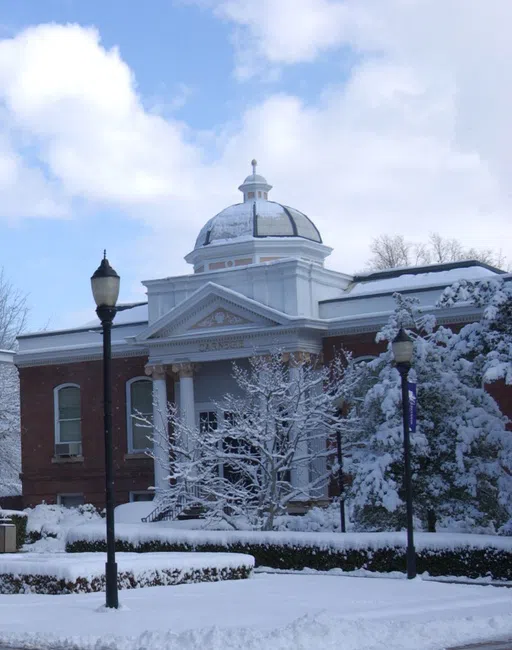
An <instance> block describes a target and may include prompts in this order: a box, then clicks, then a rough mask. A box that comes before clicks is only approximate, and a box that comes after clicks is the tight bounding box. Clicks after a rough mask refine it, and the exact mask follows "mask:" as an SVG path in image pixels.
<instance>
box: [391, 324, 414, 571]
mask: <svg viewBox="0 0 512 650" xmlns="http://www.w3.org/2000/svg"><path fill="white" fill-rule="evenodd" d="M391 347H392V350H393V357H394V359H395V365H396V368H397V370H398V372H399V373H400V377H401V379H402V420H403V427H404V483H405V504H406V509H407V577H408V578H409V579H412V578H415V577H416V551H415V549H414V527H413V510H412V473H411V440H410V427H409V385H408V381H407V376H408V374H409V370H410V368H411V360H412V354H413V342H412V340H411V339H410V338H409V336H407V332H406V331H405V330H404V329H403V328H402V327H401V328H400V330H399V332H398V334H397V335H396V337H395V339H394V341H393V343H392V345H391Z"/></svg>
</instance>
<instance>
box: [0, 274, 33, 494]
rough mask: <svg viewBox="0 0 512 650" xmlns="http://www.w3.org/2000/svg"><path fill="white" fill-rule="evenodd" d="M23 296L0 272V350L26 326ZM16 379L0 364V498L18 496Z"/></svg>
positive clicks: (10, 344)
mask: <svg viewBox="0 0 512 650" xmlns="http://www.w3.org/2000/svg"><path fill="white" fill-rule="evenodd" d="M27 314H28V307H27V299H26V296H25V295H24V294H23V293H22V292H20V291H19V290H18V289H16V288H15V287H14V286H13V285H12V283H11V282H10V281H9V280H8V279H7V278H6V276H5V274H4V271H3V269H0V350H12V349H14V347H15V345H16V337H17V336H18V334H20V333H21V332H22V331H23V329H24V327H25V324H26V319H27ZM20 470H21V441H20V404H19V379H18V371H17V369H16V367H15V366H13V365H11V364H6V363H0V497H1V496H14V495H17V494H20V491H21V484H20V479H19V473H20Z"/></svg>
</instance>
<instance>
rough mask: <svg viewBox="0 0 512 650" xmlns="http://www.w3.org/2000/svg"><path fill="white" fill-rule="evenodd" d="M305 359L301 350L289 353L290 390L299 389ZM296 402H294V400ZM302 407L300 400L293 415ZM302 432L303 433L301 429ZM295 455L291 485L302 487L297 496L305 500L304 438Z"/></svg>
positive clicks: (306, 465) (306, 453)
mask: <svg viewBox="0 0 512 650" xmlns="http://www.w3.org/2000/svg"><path fill="white" fill-rule="evenodd" d="M304 361H305V355H304V354H303V353H302V352H295V353H293V354H290V357H289V369H288V373H289V378H290V389H291V390H290V392H291V393H292V394H294V393H295V391H299V390H301V383H302V363H303V362H304ZM295 403H296V402H295ZM303 409H304V403H303V401H302V400H300V402H299V403H298V405H297V413H296V414H295V417H296V418H297V419H300V415H301V412H302V411H303ZM302 434H305V432H304V431H303V432H302ZM295 457H296V458H299V459H301V460H300V462H299V465H298V466H296V467H294V468H292V471H291V476H290V479H291V483H292V485H293V487H295V488H299V489H302V490H303V491H304V495H303V496H302V497H299V500H307V499H308V497H309V492H308V489H307V487H308V484H309V447H308V441H307V440H306V439H303V440H298V441H297V446H296V449H295Z"/></svg>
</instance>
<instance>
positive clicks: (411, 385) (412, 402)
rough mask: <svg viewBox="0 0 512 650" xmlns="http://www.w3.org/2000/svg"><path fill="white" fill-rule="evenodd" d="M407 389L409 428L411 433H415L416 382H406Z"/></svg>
mask: <svg viewBox="0 0 512 650" xmlns="http://www.w3.org/2000/svg"><path fill="white" fill-rule="evenodd" d="M407 386H408V390H409V429H410V431H411V433H416V383H415V382H412V381H409V382H407Z"/></svg>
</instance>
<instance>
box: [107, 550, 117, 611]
mask: <svg viewBox="0 0 512 650" xmlns="http://www.w3.org/2000/svg"><path fill="white" fill-rule="evenodd" d="M105 578H106V580H105V583H106V584H105V591H106V596H107V598H106V606H107V607H110V608H112V609H117V608H118V607H119V599H118V593H117V562H108V561H107V562H106V564H105Z"/></svg>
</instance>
